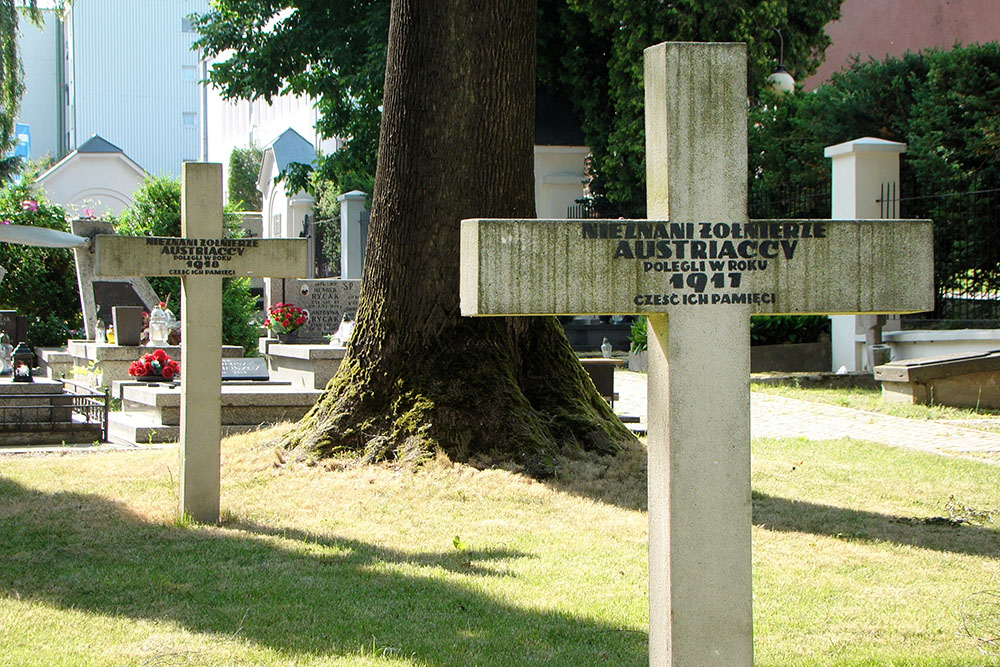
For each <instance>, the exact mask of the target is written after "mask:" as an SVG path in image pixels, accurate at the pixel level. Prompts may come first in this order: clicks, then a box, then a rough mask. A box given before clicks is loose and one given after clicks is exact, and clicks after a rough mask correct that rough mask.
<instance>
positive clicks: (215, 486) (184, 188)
mask: <svg viewBox="0 0 1000 667" xmlns="http://www.w3.org/2000/svg"><path fill="white" fill-rule="evenodd" d="M181 236H182V237H184V238H222V236H223V229H222V165H221V164H218V163H204V162H185V163H183V164H182V165H181ZM221 303H222V281H221V280H219V277H218V276H215V275H184V276H182V277H181V312H182V313H183V317H182V319H181V378H182V381H183V382H184V391H183V392H182V393H181V414H180V442H181V448H180V494H179V498H180V515H181V516H185V515H187V516H190V517H191V518H193V519H194V520H196V521H200V522H202V523H215V522H216V521H218V520H219V489H220V473H219V458H220V451H221V450H220V442H221V440H222V426H221V423H222V419H221V417H222V404H221V401H220V393H221V386H222V318H221V317H220V316H219V313H220V309H221Z"/></svg>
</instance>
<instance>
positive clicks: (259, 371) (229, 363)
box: [222, 357, 271, 382]
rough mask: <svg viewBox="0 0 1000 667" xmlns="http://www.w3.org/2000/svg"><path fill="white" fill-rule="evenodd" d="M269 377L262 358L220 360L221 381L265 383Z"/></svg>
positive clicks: (265, 362) (265, 363)
mask: <svg viewBox="0 0 1000 667" xmlns="http://www.w3.org/2000/svg"><path fill="white" fill-rule="evenodd" d="M270 379H271V377H270V375H269V374H268V372H267V361H266V360H265V359H264V358H263V357H240V358H238V359H225V358H223V359H222V381H223V382H227V381H235V380H249V381H254V382H266V381H267V380H270Z"/></svg>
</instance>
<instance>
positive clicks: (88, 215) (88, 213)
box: [83, 208, 94, 218]
mask: <svg viewBox="0 0 1000 667" xmlns="http://www.w3.org/2000/svg"><path fill="white" fill-rule="evenodd" d="M83 217H85V218H93V217H94V209H92V208H85V209H83Z"/></svg>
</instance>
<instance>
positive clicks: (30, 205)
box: [21, 199, 38, 213]
mask: <svg viewBox="0 0 1000 667" xmlns="http://www.w3.org/2000/svg"><path fill="white" fill-rule="evenodd" d="M21 208H23V209H24V210H25V211H31V212H32V213H34V212H35V211H37V210H38V202H36V201H34V200H31V199H25V200H24V201H22V202H21Z"/></svg>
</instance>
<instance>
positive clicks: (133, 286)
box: [70, 218, 166, 340]
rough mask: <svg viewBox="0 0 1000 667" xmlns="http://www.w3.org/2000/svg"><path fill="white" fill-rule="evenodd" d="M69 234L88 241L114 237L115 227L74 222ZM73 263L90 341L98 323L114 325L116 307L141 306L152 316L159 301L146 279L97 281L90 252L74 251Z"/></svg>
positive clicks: (82, 249) (101, 221)
mask: <svg viewBox="0 0 1000 667" xmlns="http://www.w3.org/2000/svg"><path fill="white" fill-rule="evenodd" d="M70 230H71V231H72V232H73V234H76V235H77V236H81V237H84V238H88V239H93V238H94V237H96V236H98V235H114V234H115V228H114V226H113V225H112V224H111V223H110V222H108V221H107V220H90V219H83V218H80V219H76V220H72V221H70ZM73 259H74V260H75V262H76V282H77V287H78V288H79V291H80V305H81V307H82V309H83V326H84V329H85V330H86V332H87V340H94V336H95V335H96V333H97V320H98V319H101V320H103V321H104V324H105V325H108V324H111V318H112V311H111V309H112V308H114V307H115V306H142V307H143V308H145V309H146V310H147V312H149V311H152V309H153V306H155V305H156V304H157V303H158V302H159V300H160V298H159V297H158V296H157V295H156V292H155V291H154V290H153V288H152V287H150V285H149V281H147V280H146V278H145V277H144V276H132V277H107V278H102V279H98V278H97V276H96V275H95V273H94V261H95V254H94V252H93V251H92V250H91V248H74V249H73ZM164 296H166V295H164Z"/></svg>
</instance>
